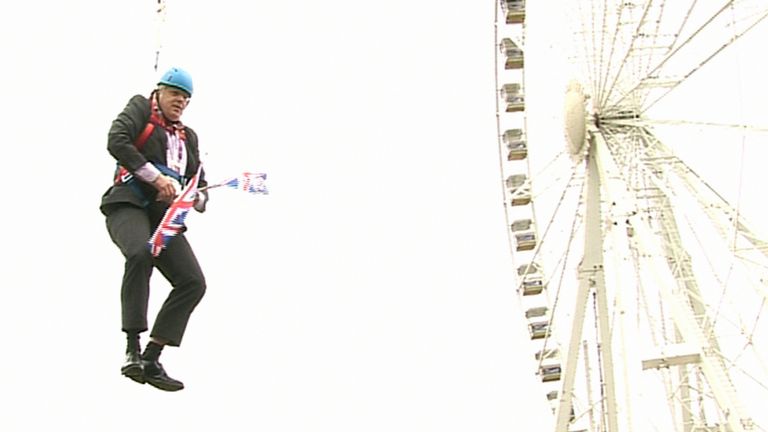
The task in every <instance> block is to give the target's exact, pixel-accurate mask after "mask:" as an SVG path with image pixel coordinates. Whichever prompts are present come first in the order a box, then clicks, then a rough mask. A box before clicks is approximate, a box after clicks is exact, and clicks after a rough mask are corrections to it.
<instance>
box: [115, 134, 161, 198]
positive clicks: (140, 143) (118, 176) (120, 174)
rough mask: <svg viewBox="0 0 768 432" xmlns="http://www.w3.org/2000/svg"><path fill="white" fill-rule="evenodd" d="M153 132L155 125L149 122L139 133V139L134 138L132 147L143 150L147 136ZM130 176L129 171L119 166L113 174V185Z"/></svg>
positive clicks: (122, 181)
mask: <svg viewBox="0 0 768 432" xmlns="http://www.w3.org/2000/svg"><path fill="white" fill-rule="evenodd" d="M154 130H155V124H154V123H152V122H151V121H150V122H149V123H147V125H146V126H144V130H143V131H142V132H141V134H140V135H139V137H138V138H136V141H135V142H134V143H133V145H134V146H136V148H137V149H138V150H139V151H141V149H143V148H144V144H146V143H147V140H148V139H149V136H150V135H152V131H154ZM131 176H132V174H131V173H130V171H128V170H127V169H125V168H124V167H123V166H122V165H120V166H119V167H118V169H117V171H116V172H115V184H119V183H125V182H127V181H128V180H129V179H130V178H131Z"/></svg>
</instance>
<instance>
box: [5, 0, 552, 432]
mask: <svg viewBox="0 0 768 432" xmlns="http://www.w3.org/2000/svg"><path fill="white" fill-rule="evenodd" d="M153 7H154V2H104V1H85V0H83V1H66V2H58V1H42V2H13V3H6V4H4V5H3V6H0V9H1V10H0V17H1V18H0V52H2V56H3V64H4V66H3V68H2V69H1V70H0V98H1V99H2V101H3V104H2V107H3V108H2V110H3V114H4V115H3V118H4V119H5V121H4V122H3V124H4V128H3V129H4V132H3V136H4V142H5V149H6V159H5V161H6V164H4V165H5V169H4V170H2V172H0V176H1V178H2V180H3V182H4V183H5V184H6V185H9V186H10V187H6V188H5V190H4V196H5V201H4V203H5V204H4V208H5V211H4V212H3V218H4V220H5V226H6V227H7V229H6V232H5V236H4V237H5V242H4V243H5V244H6V245H8V247H9V250H8V251H7V252H6V254H5V255H6V258H5V259H4V261H3V263H2V273H3V287H4V291H5V292H6V293H7V294H6V298H5V300H4V301H3V302H2V303H0V328H3V329H4V340H3V343H4V346H5V348H4V353H5V355H4V356H3V358H2V360H0V364H1V365H2V369H0V370H1V372H0V388H1V389H2V390H0V392H1V393H2V394H3V395H4V397H5V401H6V402H5V403H4V406H3V408H2V413H3V414H2V415H0V430H4V431H33V430H51V429H54V428H55V429H60V430H99V431H104V430H109V431H129V430H135V428H137V427H151V425H153V424H155V425H156V426H154V427H151V429H153V430H162V429H164V430H228V431H235V430H264V431H331V430H333V431H360V430H365V431H392V430H399V431H427V430H434V431H438V430H439V431H467V430H482V431H496V430H497V431H501V430H523V429H527V428H528V429H529V430H532V429H530V428H533V427H534V426H521V425H534V424H536V422H537V421H538V420H540V418H541V416H544V415H548V412H547V411H546V410H547V409H548V408H547V407H546V405H545V404H544V401H543V396H542V395H541V393H540V392H538V391H537V387H536V386H535V384H536V377H535V376H534V374H533V373H532V371H533V368H532V362H531V361H532V359H529V358H528V357H529V354H530V353H529V349H528V345H527V335H526V332H525V325H524V323H523V321H522V314H521V312H520V310H518V305H517V301H516V298H515V294H514V290H513V289H512V285H513V279H512V277H513V273H512V269H511V266H510V258H509V251H508V248H507V238H506V232H505V230H506V228H505V225H504V220H503V208H502V206H501V200H502V197H501V190H500V189H499V187H500V186H499V171H498V153H497V152H498V150H497V145H496V131H495V106H494V103H495V101H494V96H493V95H494V82H493V49H494V47H493V3H492V2H490V1H489V2H487V3H486V4H485V5H482V6H478V5H477V3H476V2H446V3H443V4H440V5H436V4H433V3H429V2H412V1H405V0H403V1H389V2H384V3H377V4H375V5H373V4H368V3H363V2H359V1H352V0H346V1H345V0H336V1H329V2H311V1H290V2H266V3H265V2H259V3H255V4H252V3H246V2H224V1H222V2H177V1H169V2H168V21H167V23H166V24H167V25H166V30H168V34H166V37H165V39H164V48H163V51H162V53H161V58H160V60H161V62H160V63H161V67H160V69H165V68H166V67H168V66H170V65H179V66H182V67H185V68H187V69H188V70H189V71H190V72H191V73H192V75H193V77H194V80H195V88H196V91H195V96H194V99H193V102H192V104H191V105H190V106H189V108H188V111H187V113H185V117H184V121H185V123H187V124H188V125H190V126H192V127H193V128H195V130H196V131H197V132H198V134H199V136H200V139H201V146H202V149H203V151H204V152H205V153H206V160H205V162H206V163H207V167H208V174H209V178H210V179H211V180H217V179H220V178H222V177H226V176H229V175H232V174H235V173H237V172H238V171H240V170H255V171H265V172H267V173H268V175H269V178H268V184H269V186H270V189H271V192H272V193H271V195H270V196H267V197H261V196H259V197H249V196H245V195H240V194H238V193H237V192H235V191H223V190H222V191H216V192H215V193H213V194H212V195H213V196H212V202H211V204H210V206H209V212H208V213H206V214H204V215H199V214H193V215H191V216H190V217H189V218H188V225H189V227H190V232H189V238H190V241H191V242H192V244H193V246H194V247H195V249H196V251H197V254H198V258H199V259H200V261H201V263H202V265H203V268H204V270H205V273H206V276H207V279H208V285H209V290H208V293H207V295H206V297H205V298H204V300H203V302H202V303H201V304H200V306H199V308H198V309H197V311H196V312H195V314H194V315H193V317H192V320H191V323H190V326H189V328H188V332H187V335H186V336H185V340H184V343H183V344H182V347H181V348H179V349H172V348H169V349H166V350H165V352H164V354H163V363H164V365H165V366H166V368H167V370H168V371H169V373H170V374H171V375H172V376H174V377H177V378H179V379H181V380H183V381H184V382H185V384H186V386H187V388H186V389H185V390H184V391H182V392H180V393H176V394H167V393H163V392H160V391H157V390H155V389H152V388H150V387H149V386H138V385H136V384H135V383H132V382H130V381H129V380H126V379H125V378H123V377H121V376H120V373H119V367H120V364H121V362H122V360H123V358H122V357H123V354H122V353H123V350H124V337H123V334H122V333H121V332H120V317H119V311H120V309H119V286H120V278H121V275H122V258H121V256H120V255H119V252H118V251H117V249H116V248H115V247H114V246H113V245H112V243H111V242H110V240H109V237H108V235H107V232H106V230H105V227H104V221H103V217H102V216H101V214H100V213H99V211H98V204H99V198H100V196H101V194H102V192H103V191H104V190H105V189H106V187H107V186H108V184H109V182H110V177H111V174H112V170H113V160H112V159H111V157H110V156H109V155H108V154H107V152H106V133H107V130H108V128H109V125H110V122H111V121H112V119H113V118H114V117H115V116H116V115H117V113H118V112H119V111H120V110H121V109H122V108H123V106H124V105H125V103H126V102H127V100H128V98H129V97H130V96H132V95H133V94H136V93H144V94H146V93H148V92H149V91H150V90H151V88H152V87H153V85H154V83H155V82H156V80H157V77H158V75H159V73H155V72H154V71H153V70H152V66H153V62H154V49H155V45H154V37H155V32H154V17H155V13H154V8H153ZM9 151H10V154H9V153H8V152H9ZM167 288H168V287H167V285H166V284H165V282H164V280H163V279H162V278H161V277H159V276H158V277H157V278H154V279H153V290H154V291H153V296H152V302H151V303H152V305H151V309H152V311H153V312H154V311H156V310H157V307H158V306H159V304H160V302H161V301H162V300H163V299H164V297H165V295H166V292H167ZM145 340H146V338H145ZM521 353H524V354H521ZM521 356H524V359H523V360H522V361H521ZM532 395H534V396H532Z"/></svg>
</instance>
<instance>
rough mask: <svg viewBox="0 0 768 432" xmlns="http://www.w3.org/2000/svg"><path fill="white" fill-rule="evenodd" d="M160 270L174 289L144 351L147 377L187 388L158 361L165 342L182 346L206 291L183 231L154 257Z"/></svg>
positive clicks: (171, 386) (156, 382)
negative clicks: (185, 334)
mask: <svg viewBox="0 0 768 432" xmlns="http://www.w3.org/2000/svg"><path fill="white" fill-rule="evenodd" d="M155 265H156V266H157V268H158V270H160V272H161V273H162V274H163V275H164V276H165V277H166V279H168V281H169V282H170V283H171V286H172V287H173V289H172V290H171V292H170V293H169V294H168V298H166V300H165V302H164V303H163V306H162V307H161V308H160V311H159V312H158V314H157V319H156V320H155V324H154V326H153V327H152V332H151V334H150V337H151V341H150V343H149V344H148V345H147V349H146V350H145V351H144V355H143V359H144V361H143V362H142V363H143V365H144V376H145V378H146V380H147V382H149V383H150V384H152V385H153V386H155V387H157V388H159V389H162V390H166V391H176V390H181V389H182V388H184V384H183V383H181V381H178V380H175V379H173V378H171V377H169V376H168V375H167V374H166V372H165V370H164V369H163V367H162V365H161V364H160V362H159V361H158V359H159V357H160V353H161V351H162V349H163V347H164V346H165V345H171V346H179V345H180V344H181V340H182V338H183V336H184V332H185V330H186V328H187V323H188V322H189V317H190V316H191V314H192V311H193V310H194V309H195V307H196V306H197V304H198V303H200V300H201V299H202V297H203V295H204V294H205V288H206V285H205V277H204V276H203V272H202V270H201V269H200V265H199V264H198V262H197V258H196V257H195V254H194V252H193V251H192V248H191V247H190V246H189V243H188V242H187V239H186V237H185V236H184V235H183V234H180V235H178V236H176V237H174V238H173V239H171V240H170V241H169V242H168V246H167V247H166V249H165V250H164V251H162V252H161V253H160V256H158V257H157V259H156V260H155Z"/></svg>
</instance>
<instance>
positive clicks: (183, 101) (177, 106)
mask: <svg viewBox="0 0 768 432" xmlns="http://www.w3.org/2000/svg"><path fill="white" fill-rule="evenodd" d="M157 97H158V103H159V104H160V110H162V111H163V114H165V116H166V117H168V120H171V121H179V119H180V118H181V114H182V113H183V112H184V108H186V107H187V104H189V95H188V94H187V92H185V91H184V90H180V89H177V88H175V87H167V86H162V87H160V90H159V91H158V94H157Z"/></svg>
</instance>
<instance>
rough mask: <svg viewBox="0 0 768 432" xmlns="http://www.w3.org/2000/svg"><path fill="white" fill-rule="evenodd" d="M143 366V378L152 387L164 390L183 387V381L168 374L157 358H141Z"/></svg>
mask: <svg viewBox="0 0 768 432" xmlns="http://www.w3.org/2000/svg"><path fill="white" fill-rule="evenodd" d="M141 364H142V366H143V367H144V380H145V381H146V382H147V383H149V384H150V385H152V386H153V387H156V388H159V389H160V390H165V391H179V390H181V389H183V388H184V383H182V382H181V381H179V380H175V379H173V378H171V377H169V376H168V374H167V373H165V369H163V365H161V364H160V362H159V361H157V360H154V361H153V360H142V361H141Z"/></svg>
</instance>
